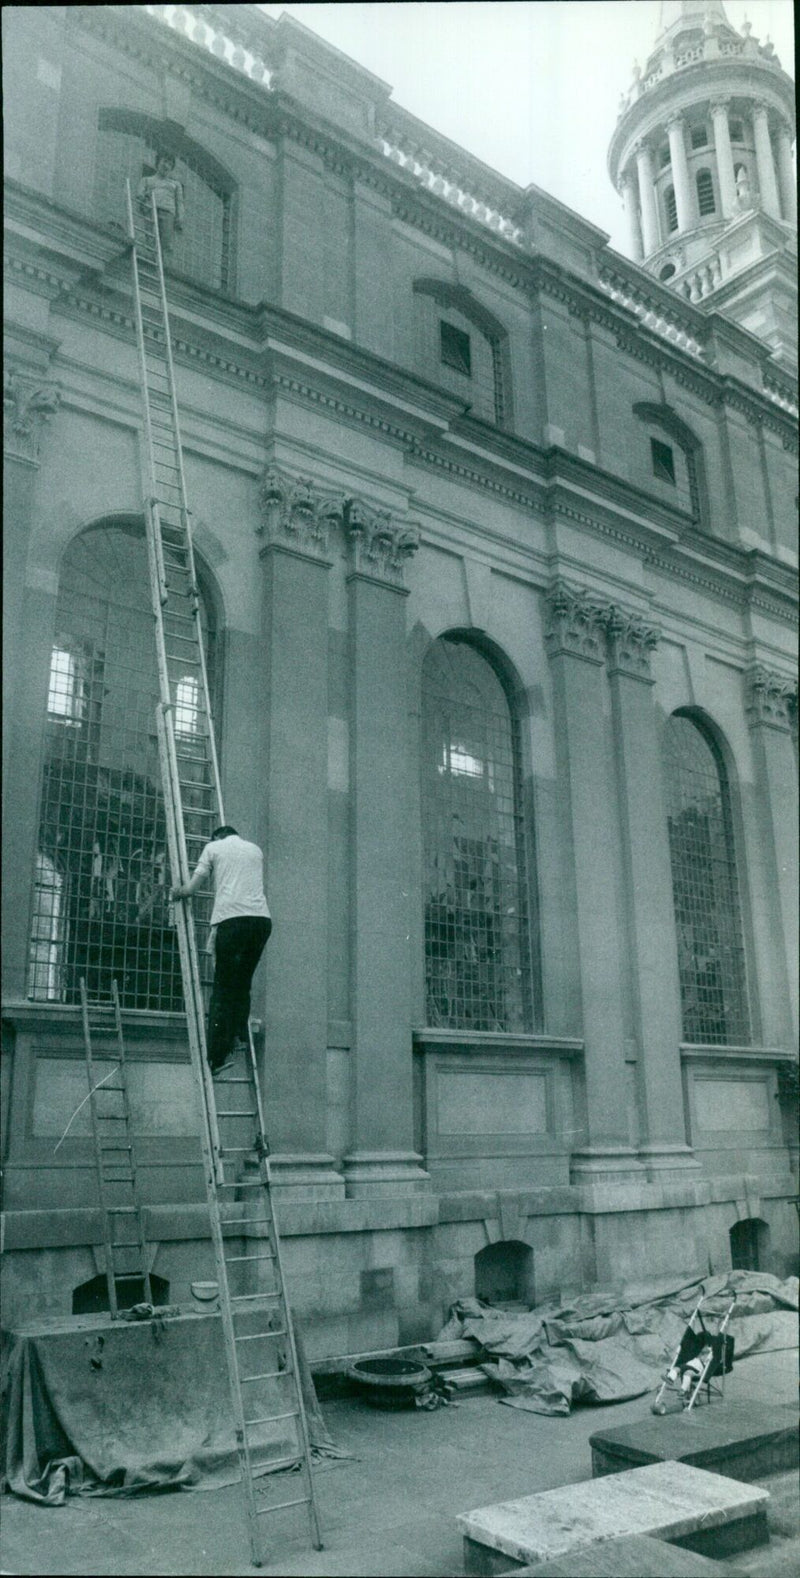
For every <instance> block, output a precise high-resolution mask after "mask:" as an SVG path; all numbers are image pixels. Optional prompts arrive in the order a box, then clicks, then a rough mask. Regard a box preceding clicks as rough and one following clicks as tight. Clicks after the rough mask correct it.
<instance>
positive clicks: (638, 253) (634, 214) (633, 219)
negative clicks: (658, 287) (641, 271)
mask: <svg viewBox="0 0 800 1578" xmlns="http://www.w3.org/2000/svg"><path fill="white" fill-rule="evenodd" d="M638 184H639V183H638V181H637V178H636V171H635V170H626V171H625V174H624V175H623V177H622V182H621V186H622V197H623V201H624V203H625V217H626V219H627V221H628V243H629V246H630V249H631V257H632V258H633V259H634V261H635V262H637V263H639V262H641V259H642V257H643V255H644V248H643V246H642V229H641V225H640V223H639V204H638Z"/></svg>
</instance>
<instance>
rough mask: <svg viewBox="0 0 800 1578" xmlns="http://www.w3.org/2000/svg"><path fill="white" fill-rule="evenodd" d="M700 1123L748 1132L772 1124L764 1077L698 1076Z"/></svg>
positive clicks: (696, 1105)
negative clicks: (703, 1077) (713, 1077)
mask: <svg viewBox="0 0 800 1578" xmlns="http://www.w3.org/2000/svg"><path fill="white" fill-rule="evenodd" d="M694 1110H695V1117H696V1119H697V1127H698V1128H699V1129H706V1130H708V1131H714V1130H717V1129H722V1130H726V1131H730V1130H731V1129H736V1130H741V1131H743V1132H745V1133H749V1132H751V1131H755V1130H761V1131H763V1130H765V1129H768V1128H769V1127H770V1108H769V1093H768V1090H767V1085H766V1081H765V1080H763V1079H696V1080H695V1085H694Z"/></svg>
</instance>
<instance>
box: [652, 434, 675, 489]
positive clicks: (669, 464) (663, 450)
mask: <svg viewBox="0 0 800 1578" xmlns="http://www.w3.org/2000/svg"><path fill="white" fill-rule="evenodd" d="M650 449H651V451H652V456H653V476H654V477H658V478H659V480H660V481H661V482H671V483H673V484H674V482H675V457H674V455H673V453H672V446H671V445H670V444H662V443H660V442H659V440H658V439H657V438H651V440H650Z"/></svg>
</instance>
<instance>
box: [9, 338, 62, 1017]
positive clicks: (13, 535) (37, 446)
mask: <svg viewBox="0 0 800 1578" xmlns="http://www.w3.org/2000/svg"><path fill="white" fill-rule="evenodd" d="M12 333H13V331H12ZM53 349H54V343H53V342H48V344H47V345H44V344H43V346H42V365H41V367H40V368H35V367H32V366H31V365H30V364H29V363H28V364H27V365H26V364H23V363H20V365H19V366H15V365H14V364H13V363H12V362H8V363H7V364H6V369H5V381H4V390H3V814H4V822H7V825H6V826H5V830H4V837H3V892H4V895H5V905H4V910H5V917H6V929H5V931H4V942H3V995H4V998H5V999H19V998H24V997H25V995H26V992H27V966H28V919H29V911H30V891H31V882H32V879H33V868H34V856H35V853H36V841H37V836H38V811H39V803H38V800H39V774H40V771H41V745H42V732H43V729H44V726H45V711H44V709H45V698H46V696H47V679H48V674H49V670H50V653H51V649H52V641H53V623H54V618H55V605H56V594H57V591H58V573H57V570H56V569H55V568H52V569H50V568H49V567H48V568H46V569H45V568H42V567H39V568H38V569H37V570H36V572H34V574H31V572H30V570H29V568H28V552H29V548H30V542H31V536H32V533H33V528H34V521H35V517H36V489H37V484H38V478H39V466H40V459H41V445H42V438H43V435H44V431H45V424H46V423H47V422H49V420H50V418H51V417H52V416H53V414H54V413H55V412H56V411H57V409H58V405H59V400H60V396H59V392H58V389H57V387H56V385H55V383H53V382H52V381H51V380H50V379H49V377H48V376H47V366H46V364H47V361H48V360H49V354H51V353H52V351H53ZM26 350H27V351H28V352H30V346H26Z"/></svg>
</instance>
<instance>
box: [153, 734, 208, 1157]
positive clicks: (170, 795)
mask: <svg viewBox="0 0 800 1578" xmlns="http://www.w3.org/2000/svg"><path fill="white" fill-rule="evenodd" d="M156 724H157V728H158V745H159V755H160V757H161V777H162V781H163V784H164V801H165V809H166V813H167V817H166V820H167V845H168V848H169V856H170V866H171V869H172V871H173V872H178V874H179V877H180V879H181V880H182V881H183V880H185V878H184V876H183V870H184V868H185V867H186V864H187V862H186V843H185V840H184V839H183V838H182V827H181V825H180V823H179V821H178V817H177V814H176V806H175V795H174V790H173V780H172V776H171V774H172V767H171V757H170V749H169V746H170V743H171V744H172V748H173V752H174V740H172V739H171V730H170V728H169V723H168V717H167V714H166V712H165V710H164V708H163V707H161V706H159V707H157V708H156ZM179 806H180V799H179V800H178V807H179ZM181 856H182V857H183V858H182V859H181ZM175 924H176V929H177V933H178V949H179V952H180V958H181V976H182V979H183V989H184V1001H185V1004H186V1022H187V1028H188V1031H189V1053H190V1057H191V1060H192V1063H193V1065H194V1071H195V1076H196V1078H197V1080H198V1084H199V1087H200V1090H201V1093H202V1108H203V1122H202V1130H203V1145H204V1150H205V1147H206V1145H207V1147H208V1152H209V1156H210V1158H211V1162H210V1165H211V1167H212V1171H213V1176H214V1178H215V1180H216V1182H217V1183H221V1182H222V1181H223V1175H222V1158H221V1153H220V1140H219V1130H218V1127H217V1113H216V1104H215V1101H214V1093H213V1087H212V1084H211V1070H210V1068H209V1066H208V1058H207V1056H206V1045H205V1024H204V1012H205V1010H204V1004H203V992H202V985H201V982H200V971H199V967H198V963H197V942H196V938H195V934H194V921H193V917H192V915H191V912H190V911H189V910H187V908H186V905H184V904H178V905H176V906H175ZM187 987H188V990H187Z"/></svg>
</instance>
